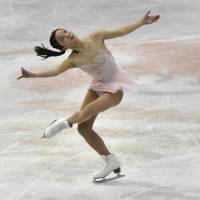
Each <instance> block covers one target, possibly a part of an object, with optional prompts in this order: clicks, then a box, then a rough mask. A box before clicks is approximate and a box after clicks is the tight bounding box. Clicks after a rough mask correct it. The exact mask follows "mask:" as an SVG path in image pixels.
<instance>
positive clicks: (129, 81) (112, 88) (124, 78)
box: [89, 70, 138, 95]
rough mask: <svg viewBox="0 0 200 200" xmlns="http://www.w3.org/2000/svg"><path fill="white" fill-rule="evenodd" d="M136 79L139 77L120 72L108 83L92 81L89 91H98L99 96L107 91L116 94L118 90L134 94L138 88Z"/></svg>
mask: <svg viewBox="0 0 200 200" xmlns="http://www.w3.org/2000/svg"><path fill="white" fill-rule="evenodd" d="M136 79H137V77H135V76H133V75H131V74H130V73H129V72H127V71H125V70H119V71H118V72H117V73H116V74H115V75H114V76H113V77H112V78H111V79H110V80H108V81H98V80H95V79H92V81H91V83H90V85H89V89H92V90H94V91H96V92H97V93H98V94H99V95H102V94H103V93H104V92H106V91H107V92H112V93H115V92H117V91H118V90H122V91H128V92H130V93H134V92H136V91H137V88H138V84H137V82H136Z"/></svg>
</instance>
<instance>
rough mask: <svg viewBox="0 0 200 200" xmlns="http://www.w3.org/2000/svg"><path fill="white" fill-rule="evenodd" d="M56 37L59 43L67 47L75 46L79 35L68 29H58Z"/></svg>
mask: <svg viewBox="0 0 200 200" xmlns="http://www.w3.org/2000/svg"><path fill="white" fill-rule="evenodd" d="M55 38H56V41H57V42H58V44H60V45H61V46H63V47H64V48H65V49H69V48H73V46H74V45H75V43H76V41H77V36H76V35H75V34H74V33H73V32H72V31H69V30H66V29H59V30H57V31H56V33H55Z"/></svg>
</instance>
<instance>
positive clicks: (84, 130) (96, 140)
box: [78, 89, 110, 155]
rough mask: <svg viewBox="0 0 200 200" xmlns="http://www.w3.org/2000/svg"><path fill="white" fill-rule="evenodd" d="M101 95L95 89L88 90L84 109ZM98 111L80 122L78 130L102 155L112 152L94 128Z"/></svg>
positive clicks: (83, 104)
mask: <svg viewBox="0 0 200 200" xmlns="http://www.w3.org/2000/svg"><path fill="white" fill-rule="evenodd" d="M98 97H99V96H98V95H97V93H96V92H95V91H93V90H90V89H89V90H88V92H87V94H86V96H85V98H84V101H83V103H82V105H81V109H80V110H82V109H83V108H84V107H85V106H86V105H87V104H89V103H90V102H92V101H94V100H95V99H97V98H98ZM97 115H98V113H97V114H95V115H93V116H91V117H90V118H89V119H88V120H87V121H84V122H82V123H79V124H78V132H79V133H80V134H81V135H82V136H83V138H84V139H85V141H86V142H87V143H88V144H89V145H90V146H91V147H92V148H93V149H94V150H95V151H97V152H98V153H99V154H100V155H101V154H102V155H108V154H109V153H110V152H109V151H108V149H107V147H106V145H105V144H104V141H103V140H102V138H101V137H100V136H99V135H98V134H97V133H96V132H95V131H94V130H93V129H92V127H93V124H94V121H95V119H96V117H97Z"/></svg>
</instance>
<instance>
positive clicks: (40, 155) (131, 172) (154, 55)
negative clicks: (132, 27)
mask: <svg viewBox="0 0 200 200" xmlns="http://www.w3.org/2000/svg"><path fill="white" fill-rule="evenodd" d="M147 10H151V11H152V14H160V16H161V18H160V20H159V21H158V22H157V23H155V24H153V25H148V26H145V27H142V28H141V29H138V30H136V31H135V32H134V33H130V34H128V35H126V36H124V37H121V38H115V39H113V40H108V41H106V45H107V47H108V48H109V49H110V50H111V51H112V52H113V55H114V57H115V58H116V61H117V63H118V64H119V67H122V68H124V69H126V70H129V71H130V73H132V74H133V75H137V77H138V84H139V88H138V91H137V93H135V94H131V93H126V94H125V95H124V98H123V100H122V102H121V104H119V105H118V106H116V107H113V108H111V109H109V110H107V111H105V112H103V113H100V114H99V116H98V117H97V119H96V121H95V124H94V130H95V131H96V132H97V133H99V135H100V136H101V137H102V138H103V139H104V141H105V143H106V144H107V146H108V148H109V149H110V151H111V152H113V153H115V154H116V156H117V157H118V158H119V160H120V161H121V163H122V171H123V173H124V174H125V175H126V176H125V178H123V179H119V180H116V181H112V182H108V183H104V184H102V185H95V184H94V183H93V182H92V177H93V173H94V172H96V171H97V170H98V169H99V168H101V165H102V161H101V159H100V157H99V156H98V154H97V153H96V152H95V151H94V150H93V149H91V148H90V147H89V146H88V144H87V143H86V142H85V141H84V139H83V138H82V137H81V136H80V135H79V133H78V132H77V126H76V125H74V128H73V129H71V130H65V131H63V132H62V134H60V135H59V136H57V137H55V138H53V139H51V140H41V139H40V136H41V135H42V134H43V131H44V129H45V128H46V127H47V125H48V124H49V123H50V122H51V121H53V120H54V119H55V118H59V117H64V116H69V115H71V114H73V113H74V112H76V111H78V110H79V108H80V105H81V103H82V100H83V98H84V96H85V93H86V91H87V87H88V84H89V82H90V77H89V76H88V75H86V74H84V73H83V72H81V71H80V70H79V69H73V70H70V71H68V72H66V73H63V74H61V75H60V76H57V77H52V78H46V79H20V80H16V78H17V77H18V76H19V75H20V67H21V66H23V67H25V68H27V69H29V70H31V71H37V70H40V69H43V68H48V67H52V66H54V65H56V64H58V63H60V62H62V60H63V59H64V58H65V57H66V56H67V54H65V55H63V56H60V57H58V58H49V59H47V60H45V61H43V60H42V59H40V58H38V57H36V56H35V54H34V52H33V50H32V49H33V47H34V46H35V45H38V44H40V43H44V44H45V45H46V46H50V45H49V42H48V39H49V35H50V33H51V31H52V30H53V29H55V28H58V27H66V28H68V29H70V30H72V31H74V32H75V33H76V34H77V35H78V36H79V37H83V36H85V35H87V34H89V33H90V32H92V31H95V30H97V29H102V28H105V29H112V28H116V27H120V26H123V25H127V24H129V23H132V22H134V21H136V20H137V19H139V18H140V17H142V16H143V15H144V14H145V12H146V11H147ZM199 10H200V1H199V0H193V1H188V0H174V1H163V0H148V1H144V0H142V1H141V0H134V1H133V0H118V1H114V0H109V1H108V0H95V1H92V0H87V1H84V0H82V1H72V0H67V1H66V0H59V1H58V0H54V1H53V0H45V1H41V0H29V1H25V0H9V1H8V0H0V23H1V26H0V37H1V41H0V45H1V50H0V52H1V53H0V57H1V59H0V69H1V70H0V81H1V84H0V94H1V98H0V105H1V107H0V114H1V115H0V136H1V139H0V200H78V199H83V200H102V199H105V200H107V199H108V200H122V199H123V200H133V199H134V200H168V199H170V200H179V199H180V200H183V199H184V200H185V199H187V200H198V199H200V170H199V166H200V133H199V131H200V125H199V123H200V114H199V113H200V101H199V100H200V76H199V74H200V68H199V63H200V56H199V52H200V45H199V42H200V26H199Z"/></svg>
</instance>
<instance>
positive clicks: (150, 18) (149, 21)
mask: <svg viewBox="0 0 200 200" xmlns="http://www.w3.org/2000/svg"><path fill="white" fill-rule="evenodd" d="M149 14H150V11H148V12H147V13H146V14H145V16H144V17H143V18H142V21H143V23H144V24H152V23H154V22H156V21H157V20H158V19H159V18H160V15H154V16H153V15H152V16H149Z"/></svg>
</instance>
